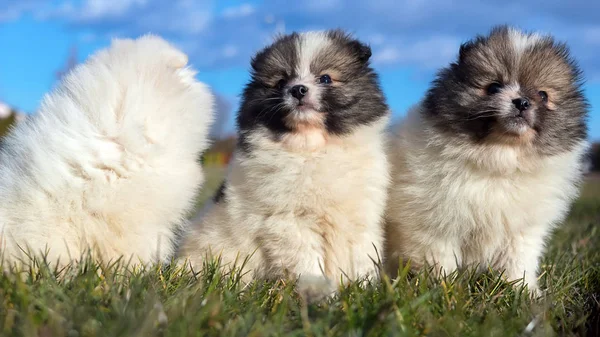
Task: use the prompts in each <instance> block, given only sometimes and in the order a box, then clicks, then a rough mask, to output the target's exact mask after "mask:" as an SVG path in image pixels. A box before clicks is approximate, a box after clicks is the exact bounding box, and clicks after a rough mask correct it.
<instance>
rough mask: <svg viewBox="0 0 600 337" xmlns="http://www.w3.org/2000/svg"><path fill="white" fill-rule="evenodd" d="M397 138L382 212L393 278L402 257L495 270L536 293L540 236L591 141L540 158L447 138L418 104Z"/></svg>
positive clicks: (448, 267) (571, 189)
mask: <svg viewBox="0 0 600 337" xmlns="http://www.w3.org/2000/svg"><path fill="white" fill-rule="evenodd" d="M396 131H397V134H396V137H395V139H394V140H393V142H392V144H391V147H390V162H391V164H392V186H391V188H390V191H391V192H390V197H389V204H388V210H387V214H386V217H387V224H386V226H387V228H386V231H387V232H386V235H387V237H386V240H387V244H386V254H387V256H386V257H387V262H386V265H387V267H388V268H389V270H390V272H395V271H396V270H397V269H396V268H397V266H398V261H399V258H402V259H411V260H412V264H413V265H416V266H421V265H423V264H424V263H425V262H427V263H428V264H430V265H436V266H437V267H438V268H439V267H441V268H440V269H443V271H444V272H450V271H453V270H455V269H456V268H457V267H462V266H466V265H479V266H480V267H481V268H482V269H484V268H487V267H488V266H491V267H493V268H495V269H497V270H505V276H506V277H507V278H508V279H510V280H515V279H520V278H523V277H524V282H525V283H527V284H528V285H529V289H530V290H533V291H535V290H536V289H537V283H536V282H537V277H536V275H537V268H538V263H539V262H538V261H539V258H540V256H541V254H542V251H543V248H544V243H545V241H546V238H547V237H548V235H549V233H550V232H551V230H552V229H553V227H554V225H556V224H558V223H559V222H561V221H562V220H563V219H564V217H565V215H566V213H567V211H568V210H569V206H570V203H571V201H572V200H573V199H574V198H575V197H576V196H577V195H578V183H579V180H580V178H581V172H582V165H581V163H582V161H581V160H580V159H581V156H582V155H583V154H584V153H585V150H586V148H587V144H586V143H584V142H582V143H581V144H580V145H579V146H577V147H576V148H575V149H574V150H573V151H571V152H568V153H564V154H561V155H556V156H551V157H540V156H537V155H536V154H534V153H531V152H529V151H527V147H526V146H523V147H521V146H514V145H499V144H498V145H489V144H488V145H481V146H478V145H473V144H467V143H460V142H457V141H455V140H453V141H450V140H449V139H447V138H445V137H444V135H442V134H441V133H440V132H437V131H435V130H433V129H432V128H431V126H430V125H428V124H427V122H426V121H424V120H423V119H422V118H421V116H420V114H419V108H418V107H417V108H416V109H413V110H412V111H410V112H409V114H408V116H407V118H406V119H405V120H404V121H403V122H402V123H401V125H400V127H398V128H397V130H396ZM440 269H438V271H439V270H440Z"/></svg>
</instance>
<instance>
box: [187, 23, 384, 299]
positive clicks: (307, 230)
mask: <svg viewBox="0 0 600 337" xmlns="http://www.w3.org/2000/svg"><path fill="white" fill-rule="evenodd" d="M369 57H370V49H369V48H368V47H367V46H365V45H363V44H362V43H360V42H358V41H356V40H354V39H353V38H351V37H350V36H348V35H346V34H345V33H343V32H341V31H326V32H307V33H302V34H291V35H287V36H283V37H280V38H279V39H277V40H276V41H275V43H274V44H273V45H272V46H269V47H267V48H265V50H263V51H261V52H260V53H258V54H257V56H256V57H255V58H254V60H253V62H252V66H253V72H252V80H251V81H250V83H249V84H248V86H247V87H246V90H245V92H244V100H243V102H242V106H241V109H240V112H239V114H238V126H239V129H240V133H239V143H238V147H237V149H236V151H235V155H234V158H233V162H232V164H231V166H230V168H229V173H228V175H227V178H226V180H225V183H224V185H223V187H222V189H221V190H220V193H218V194H217V196H216V198H215V202H214V203H212V204H211V205H210V206H209V207H208V209H207V210H206V211H205V212H204V213H203V214H201V215H200V216H199V217H198V220H197V223H196V224H195V225H194V226H193V228H192V230H191V231H190V232H189V233H188V235H187V236H186V237H185V240H184V244H183V246H182V250H181V254H180V257H181V258H182V259H188V260H189V261H190V262H191V264H192V265H193V266H196V267H197V268H199V267H200V266H201V265H202V263H204V262H205V261H206V258H207V257H208V258H211V257H212V258H214V257H217V256H218V257H220V258H221V262H222V264H223V265H224V266H232V265H233V264H234V263H235V262H236V261H237V263H238V267H239V265H240V264H241V262H242V261H243V260H244V259H245V258H246V257H248V256H250V255H251V257H250V259H249V260H248V261H247V264H246V270H247V271H250V273H248V274H246V275H247V277H246V279H252V278H278V277H284V276H292V277H298V276H300V278H301V281H302V280H305V281H308V282H306V283H303V284H306V289H308V288H310V287H311V285H315V284H319V283H320V282H321V281H323V276H324V277H325V278H327V279H329V280H333V281H337V280H340V279H341V278H343V277H344V276H347V277H348V278H349V279H356V278H359V277H363V276H365V277H366V276H375V275H376V271H377V270H376V266H375V263H374V261H377V260H378V258H380V257H381V254H382V252H383V251H382V249H383V222H382V220H383V211H384V208H385V202H386V198H387V187H388V184H389V172H388V170H389V167H388V162H387V158H386V154H385V132H384V129H385V127H386V124H387V121H388V115H389V109H388V108H387V105H386V103H385V100H384V97H383V94H382V92H381V90H380V88H379V84H378V80H377V76H376V74H375V73H374V72H373V71H372V69H371V68H370V67H369V64H368V58H369ZM326 73H327V74H331V78H332V79H333V82H332V83H329V84H324V83H319V79H320V78H322V76H323V74H326ZM320 76H321V77H320ZM315 81H316V82H315ZM295 85H305V86H306V87H308V94H307V96H306V98H303V102H305V104H304V105H302V107H301V104H299V99H295V98H293V97H292V96H291V95H290V94H289V92H290V90H291V88H292V87H294V86H295ZM304 99H306V101H304ZM306 106H308V107H306ZM304 107H305V108H304ZM302 109H304V110H302ZM265 111H266V112H265ZM310 280H320V281H316V282H312V281H310ZM301 283H302V282H301ZM322 284H326V282H325V283H322ZM325 288H326V287H325Z"/></svg>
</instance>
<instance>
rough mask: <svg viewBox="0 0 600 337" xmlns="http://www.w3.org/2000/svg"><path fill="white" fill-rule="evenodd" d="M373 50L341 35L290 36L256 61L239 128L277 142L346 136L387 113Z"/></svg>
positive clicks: (257, 56)
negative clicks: (296, 137) (309, 136)
mask: <svg viewBox="0 0 600 337" xmlns="http://www.w3.org/2000/svg"><path fill="white" fill-rule="evenodd" d="M370 56H371V50H370V48H369V47H368V46H366V45H364V44H362V43H360V42H359V41H357V40H354V39H352V38H351V37H349V36H348V35H347V34H344V33H343V32H341V31H326V32H308V33H302V34H296V33H294V34H290V35H286V36H283V37H280V38H278V39H277V40H276V41H275V42H274V43H273V44H272V45H271V46H269V47H267V48H265V49H264V50H262V51H261V52H259V53H258V54H257V55H256V56H255V57H254V59H253V60H252V74H251V75H252V79H251V81H250V83H249V84H248V85H247V86H246V88H245V91H244V94H243V101H242V105H241V109H240V112H239V114H238V119H237V121H238V127H239V128H240V131H241V134H242V136H244V134H246V133H248V132H252V131H253V130H256V129H257V128H259V127H262V128H263V129H266V130H268V132H269V133H270V135H271V136H272V138H273V139H274V140H278V141H280V140H284V139H288V138H290V137H291V136H293V135H300V136H306V135H307V134H314V133H315V132H316V133H318V134H320V135H321V136H323V137H329V136H342V135H345V134H348V133H351V132H352V131H353V130H354V129H355V128H356V127H359V126H361V125H365V124H369V123H372V122H374V121H375V120H377V119H379V118H381V117H382V116H384V115H386V114H387V113H388V108H387V106H386V103H385V100H384V97H383V94H382V92H381V90H380V87H379V84H378V79H377V76H376V74H375V73H374V71H373V70H372V69H371V68H370V67H369V58H370Z"/></svg>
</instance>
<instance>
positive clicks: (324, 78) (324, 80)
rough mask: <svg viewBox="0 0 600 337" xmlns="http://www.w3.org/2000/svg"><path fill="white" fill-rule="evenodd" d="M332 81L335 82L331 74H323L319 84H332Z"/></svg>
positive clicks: (318, 81)
mask: <svg viewBox="0 0 600 337" xmlns="http://www.w3.org/2000/svg"><path fill="white" fill-rule="evenodd" d="M331 82H333V81H332V80H331V76H329V75H327V74H325V75H321V77H319V79H318V80H317V83H319V84H331Z"/></svg>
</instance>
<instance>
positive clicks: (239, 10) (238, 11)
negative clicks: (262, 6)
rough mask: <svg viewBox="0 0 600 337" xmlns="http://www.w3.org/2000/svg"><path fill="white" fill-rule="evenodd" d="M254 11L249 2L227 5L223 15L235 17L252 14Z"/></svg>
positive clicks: (230, 17)
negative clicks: (233, 5) (234, 5)
mask: <svg viewBox="0 0 600 337" xmlns="http://www.w3.org/2000/svg"><path fill="white" fill-rule="evenodd" d="M255 11H256V9H255V8H254V6H252V5H251V4H242V5H240V6H236V7H228V8H225V10H223V14H222V15H223V17H225V18H228V19H235V18H240V17H244V16H248V15H251V14H253V13H254V12H255Z"/></svg>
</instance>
